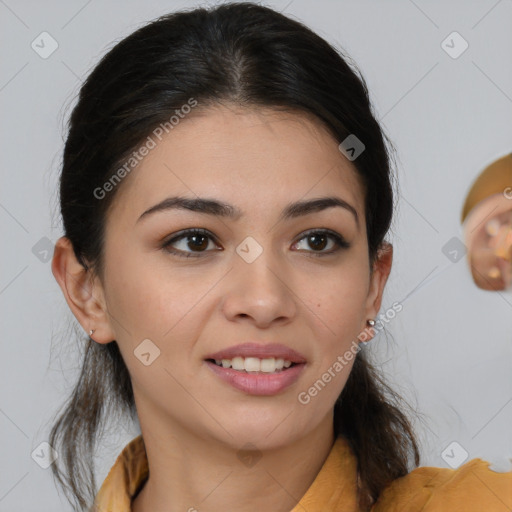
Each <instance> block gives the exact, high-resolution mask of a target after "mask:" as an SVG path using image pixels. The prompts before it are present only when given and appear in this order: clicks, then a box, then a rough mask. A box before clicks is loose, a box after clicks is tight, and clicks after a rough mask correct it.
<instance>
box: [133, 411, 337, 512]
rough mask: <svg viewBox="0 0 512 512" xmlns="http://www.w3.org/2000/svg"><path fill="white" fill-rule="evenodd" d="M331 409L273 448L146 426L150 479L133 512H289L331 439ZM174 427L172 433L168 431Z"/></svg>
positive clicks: (326, 451) (167, 427)
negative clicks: (314, 425)
mask: <svg viewBox="0 0 512 512" xmlns="http://www.w3.org/2000/svg"><path fill="white" fill-rule="evenodd" d="M332 425H333V423H332V414H328V415H326V417H325V418H324V419H323V420H322V422H321V423H320V424H319V425H318V427H317V428H315V430H313V431H311V432H310V433H308V434H307V435H306V436H304V437H301V438H298V439H296V440H295V441H294V442H291V443H289V444H286V445H283V446H279V447H275V448H272V449H268V450H264V451H259V450H258V449H254V451H253V450H251V447H250V446H247V447H246V448H244V450H243V451H241V450H240V449H237V448H234V447H232V446H229V445H226V444H223V443H220V442H218V441H217V442H215V440H213V439H204V438H200V437H198V436H197V435H194V434H193V433H191V432H190V431H187V430H185V429H183V428H181V427H180V426H179V425H173V426H172V427H169V426H168V425H167V426H166V428H165V429H155V428H154V426H152V427H151V429H147V431H146V429H145V428H144V425H143V423H142V422H141V433H142V436H143V439H144V444H145V447H146V453H147V457H148V466H149V473H150V474H149V478H148V480H147V482H146V483H145V485H144V487H143V489H142V490H141V491H140V492H139V494H138V495H137V497H136V498H135V499H134V501H133V504H132V512H178V511H181V512H183V511H187V512H197V511H200V512H215V511H218V510H232V509H233V508H234V507H236V509H237V512H255V511H260V510H272V512H289V511H290V510H292V509H293V508H294V507H295V505H296V504H297V503H298V502H299V501H300V499H301V498H302V496H303V495H304V494H305V493H306V491H307V489H308V488H309V486H310V485H311V484H312V483H313V481H314V479H315V477H316V475H317V474H318V472H319V471H320V469H321V467H322V465H323V463H324V462H325V459H326V458H327V456H328V454H329V452H330V450H331V448H332V446H333V443H334V441H335V439H334V432H333V426H332ZM171 432H172V433H171Z"/></svg>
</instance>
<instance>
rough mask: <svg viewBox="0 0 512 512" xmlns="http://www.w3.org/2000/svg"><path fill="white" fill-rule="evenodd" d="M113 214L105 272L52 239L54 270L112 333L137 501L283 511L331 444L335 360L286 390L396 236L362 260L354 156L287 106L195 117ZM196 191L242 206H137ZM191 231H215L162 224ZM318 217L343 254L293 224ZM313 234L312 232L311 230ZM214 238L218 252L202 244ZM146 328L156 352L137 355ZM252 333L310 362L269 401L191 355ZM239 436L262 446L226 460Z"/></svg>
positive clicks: (75, 301) (127, 181) (347, 326)
mask: <svg viewBox="0 0 512 512" xmlns="http://www.w3.org/2000/svg"><path fill="white" fill-rule="evenodd" d="M118 186H120V187H121V188H120V190H118V192H117V193H118V196H117V197H116V200H115V202H114V204H113V208H112V209H111V210H110V211H109V215H108V219H107V227H106V240H105V275H104V280H103V281H101V280H100V279H99V278H98V277H95V276H91V275H88V274H87V272H86V271H84V269H83V267H81V266H80V264H79V263H78V262H77V261H76V259H75V257H74V255H73V252H72V250H71V246H70V244H69V241H68V240H67V239H65V238H64V237H63V238H61V239H59V241H58V243H57V244H56V247H55V253H54V258H53V263H52V270H53V273H54V276H55V278H56V279H57V281H58V283H59V285H60V286H61V288H62V291H63V294H64V296H65V298H66V301H67V303H68V305H69V307H70V309H71V310H72V312H73V314H74V315H75V316H76V318H77V319H78V321H79V322H80V323H81V325H82V326H83V327H84V329H85V330H86V331H87V332H88V331H89V330H90V329H95V332H94V335H93V338H94V340H95V341H96V342H97V343H109V342H111V341H112V340H116V341H117V343H118V344H119V348H120V350H121V353H122V356H123V359H124V361H125V363H126V365H127V367H128V369H129V372H130V375H131V378H132V384H133V389H134V396H135V402H136V406H137V413H138V416H139V420H140V425H141V431H142V435H143V438H144V441H145V444H146V450H147V454H148V461H149V468H150V478H149V480H148V482H147V483H146V485H145V486H144V488H143V490H142V491H141V493H140V494H139V496H138V497H137V498H136V500H135V501H134V504H133V511H134V512H148V511H152V512H164V511H165V512H174V511H178V510H181V511H183V510H189V509H191V507H195V508H196V509H198V510H201V511H205V512H206V511H218V510H232V509H233V505H234V504H236V508H237V510H238V511H255V510H264V509H265V508H268V506H269V504H270V503H272V507H271V508H272V510H273V511H277V512H279V511H283V512H285V511H289V510H291V509H292V508H293V507H294V506H295V505H296V503H297V501H299V499H300V498H301V497H302V496H303V494H304V493H305V492H306V490H307V489H308V487H309V486H310V484H311V483H312V482H313V480H314V478H315V477H316V475H317V473H318V471H319V470H320V468H321V466H322V464H323V462H324V461H325V458H326V457H327V455H328V453H329V451H330V449H331V447H332V444H333V442H334V434H333V426H332V418H333V416H332V415H333V408H334V403H335V401H336V399H337V397H338V395H339V394H340V392H341V390H342V389H343V387H344V385H345V383H346V380H347V378H348V376H349V373H350V370H351V368H352V364H353V360H352V361H351V362H349V363H348V364H347V365H346V366H345V367H344V368H343V370H342V371H341V372H339V373H337V374H336V377H335V378H333V379H332V380H331V382H330V383H328V384H327V385H326V386H325V388H324V389H323V390H322V391H321V392H319V393H318V395H317V396H315V397H313V398H312V399H311V401H310V402H309V403H308V404H307V405H303V404H301V403H300V402H299V401H298V399H297V396H298V394H299V393H300V392H302V391H307V389H308V388H309V387H310V386H311V385H312V384H313V383H314V382H315V381H316V380H317V379H319V378H320V377H321V375H322V373H324V372H325V371H326V370H327V369H328V368H329V367H331V366H332V365H333V363H334V362H335V361H336V359H337V357H338V356H340V355H343V354H344V353H345V352H346V351H347V350H348V349H349V348H350V346H351V344H352V342H353V341H354V340H356V341H357V336H358V334H360V333H361V332H362V331H363V330H364V329H365V328H366V320H367V319H369V318H374V317H375V316H376V315H377V313H378V311H379V308H380V305H381V299H382V292H383V289H384V286H385V283H386V280H387V277H388V275H389V272H390V269H391V261H392V247H391V246H390V245H387V246H386V250H383V251H382V252H381V253H380V256H379V259H378V260H377V262H376V264H375V266H374V272H373V273H371V272H370V263H369V259H368V243H367V237H366V228H365V213H364V190H363V187H362V184H361V182H360V180H359V177H358V175H357V174H356V171H355V167H354V166H353V164H352V163H351V162H349V161H348V160H347V159H346V158H345V157H344V156H343V155H342V154H341V153H340V151H339V149H338V142H337V141H336V140H335V139H334V138H333V137H332V136H331V135H330V134H329V133H328V131H327V130H326V129H325V128H324V127H323V126H322V125H321V124H320V122H319V121H318V120H316V119H315V118H313V117H312V116H307V115H304V114H301V113H282V112H281V113H278V112H276V111H272V110H262V109H258V110H255V109H247V108H240V107H235V106H226V105H224V106H219V107H215V108H210V109H208V110H206V111H204V112H201V113H200V114H198V113H194V115H190V116H189V117H188V118H186V119H185V120H183V121H181V122H180V124H179V125H177V126H175V127H174V129H173V130H172V131H171V132H170V133H169V134H168V135H166V137H165V138H164V139H163V140H162V141H161V142H160V143H159V144H158V145H157V146H156V147H155V148H154V149H153V150H152V151H151V152H150V153H149V155H147V156H146V157H145V158H144V159H143V160H142V161H141V162H140V164H139V165H138V166H137V168H136V169H135V170H133V171H132V172H131V174H130V175H128V176H127V177H125V178H124V180H123V182H122V183H121V184H120V185H118ZM178 194H179V195H184V196H187V197H191V198H195V197H196V196H199V197H208V198H215V199H218V200H222V201H225V202H227V203H230V204H232V205H234V206H236V207H238V208H240V209H241V210H242V211H243V216H242V217H240V218H238V219H236V220H234V219H228V218H221V217H215V216H212V215H207V214H204V213H197V212H192V211H186V210H182V211H178V210H169V211H165V212H158V213H154V214H151V215H147V216H145V217H144V218H143V219H142V220H140V221H139V222H137V219H138V218H139V217H140V215H141V214H142V213H143V212H144V211H146V210H147V209H148V208H150V207H151V206H153V205H154V204H156V203H158V202H160V201H161V200H163V199H164V198H166V197H168V196H172V195H178ZM332 195H335V196H338V197H340V198H342V199H343V200H345V201H346V202H348V203H350V204H351V205H352V206H353V207H354V208H355V210H356V211H357V215H358V218H359V222H356V220H355V217H354V215H353V214H352V213H350V212H349V211H348V210H346V209H344V208H340V207H334V208H328V209H326V210H323V211H320V212H314V213H310V214H308V215H305V216H302V217H299V218H295V219H290V220H285V221H278V216H279V214H280V213H281V210H282V209H283V208H284V207H285V206H286V205H287V204H289V203H291V202H294V201H298V200H308V199H314V198H319V197H322V196H332ZM188 228H204V229H207V230H209V231H210V232H211V233H212V235H213V236H214V237H215V238H216V239H215V238H214V239H211V238H210V239H209V238H207V239H206V241H204V243H203V241H200V245H201V243H203V245H204V248H205V249H206V252H204V251H203V252H200V250H201V249H199V250H198V249H197V248H196V247H197V246H194V244H193V240H190V239H188V242H189V243H187V239H186V238H185V239H182V240H181V241H178V242H175V243H174V248H176V249H181V250H182V251H186V252H189V253H190V252H193V253H194V254H197V253H199V254H200V256H199V257H196V258H194V257H190V258H184V257H179V256H175V255H172V254H171V253H169V252H166V250H165V249H162V245H163V243H164V241H165V240H169V239H170V238H172V236H171V235H173V234H174V233H177V232H178V231H180V230H183V229H188ZM313 228H314V229H319V228H328V229H331V230H333V231H335V232H336V233H339V234H340V235H342V236H343V237H344V238H345V240H346V241H347V242H349V243H350V248H348V249H344V248H341V249H340V250H339V251H338V252H336V253H333V254H330V255H325V256H315V254H318V253H321V252H323V253H328V252H329V251H330V250H331V249H332V248H334V247H336V245H335V242H334V240H331V239H330V238H327V239H326V242H325V244H324V245H323V246H322V245H320V246H317V245H315V244H314V243H311V239H308V237H305V235H304V234H303V233H304V232H305V231H307V230H310V229H313ZM247 236H251V237H253V238H254V239H255V240H256V241H257V242H258V244H259V245H260V246H261V247H262V248H263V252H262V254H261V255H260V256H259V257H258V258H257V259H256V260H255V261H254V262H252V263H247V262H246V261H244V260H243V259H242V258H241V257H240V256H239V255H238V254H237V252H236V251H235V249H236V247H237V246H238V245H239V244H240V243H241V242H242V241H243V240H244V239H245V238H246V237H247ZM308 240H309V242H308ZM216 247H220V248H222V249H223V250H220V251H215V250H214V249H215V248H216ZM144 339H150V340H152V342H153V343H154V344H155V345H156V346H158V348H159V349H160V356H159V357H158V358H156V359H155V360H154V362H153V363H152V364H151V365H149V366H145V365H143V364H142V363H141V361H140V360H139V359H138V358H137V357H135V356H134V353H133V352H134V350H135V349H136V348H137V346H138V345H139V344H140V343H141V341H142V340H144ZM245 341H255V342H259V343H261V344H266V343H270V342H276V343H282V344H284V345H288V346H290V347H292V348H294V349H295V350H297V351H299V352H300V353H302V354H303V355H304V356H305V358H306V360H307V364H306V367H305V368H304V370H303V372H302V374H301V376H300V378H299V380H298V381H297V382H295V383H294V384H293V385H292V386H291V387H288V388H287V389H285V390H284V391H282V392H280V393H279V394H277V395H274V396H250V395H248V394H246V393H244V392H242V391H239V390H236V389H235V388H233V387H231V386H230V385H229V384H227V383H225V382H223V381H222V380H220V379H219V378H218V377H217V376H216V375H215V374H213V372H212V371H211V370H210V369H209V368H208V367H207V365H206V364H205V362H204V358H206V357H207V355H208V354H210V353H212V352H216V351H218V350H221V349H223V348H227V347H230V346H232V345H235V344H238V343H242V342H245ZM246 443H252V444H253V445H255V446H256V447H257V450H258V451H259V454H260V455H261V458H260V459H259V461H258V462H257V463H256V464H255V465H253V466H251V467H248V466H246V465H244V464H243V463H242V462H241V460H240V459H239V458H238V457H237V454H238V453H239V450H240V449H241V448H242V447H243V446H244V445H246Z"/></svg>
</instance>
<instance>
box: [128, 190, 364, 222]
mask: <svg viewBox="0 0 512 512" xmlns="http://www.w3.org/2000/svg"><path fill="white" fill-rule="evenodd" d="M334 207H340V208H344V209H345V210H348V211H349V212H351V213H352V214H353V216H354V218H355V221H356V224H357V225H358V227H359V216H358V214H357V211H356V209H355V208H354V207H353V206H352V205H351V204H349V203H347V202H346V201H345V200H344V199H341V198H340V197H336V196H328V197H320V198H317V199H311V200H307V201H297V202H295V203H290V204H288V205H287V206H286V207H285V208H284V209H283V211H282V212H281V215H280V217H279V220H288V219H293V218H297V217H300V216H302V215H307V214H310V213H314V212H320V211H322V210H325V209H327V208H334ZM166 210H191V211H193V212H197V213H205V214H208V215H216V216H219V217H226V218H230V219H233V220H238V219H239V218H240V217H243V215H244V214H243V212H242V211H241V210H240V209H239V208H237V207H236V206H233V205H231V204H228V203H224V202H222V201H218V200H216V199H206V198H188V197H180V196H173V197H168V198H166V199H164V200H163V201H160V202H159V203H158V204H155V205H154V206H152V207H151V208H149V209H148V210H146V211H145V212H144V213H143V214H142V215H141V216H140V217H139V218H138V219H137V222H139V221H140V220H142V219H143V218H145V217H147V216H149V215H151V214H153V213H156V212H162V211H166Z"/></svg>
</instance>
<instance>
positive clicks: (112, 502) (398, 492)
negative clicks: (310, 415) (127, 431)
mask: <svg viewBox="0 0 512 512" xmlns="http://www.w3.org/2000/svg"><path fill="white" fill-rule="evenodd" d="M148 471H149V470H148V460H147V456H146V451H145V448H144V442H143V440H142V436H141V435H139V436H138V437H136V438H135V439H133V440H132V441H130V442H129V443H128V444H127V445H126V446H125V448H124V449H123V450H122V452H121V453H120V455H119V456H118V458H117V460H116V461H115V463H114V465H113V466H112V468H111V469H110V472H109V473H108V475H107V477H106V478H105V480H104V482H103V484H102V486H101V488H100V490H99V492H98V494H97V495H96V499H95V502H94V505H95V508H93V510H94V511H95V512H131V501H132V498H133V497H134V496H135V495H136V494H137V492H138V491H139V490H140V489H141V488H142V487H143V485H144V483H145V482H146V479H147V477H148ZM356 478H357V476H356V458H355V455H354V454H353V452H352V450H351V448H350V446H349V444H348V442H347V440H346V439H344V438H342V437H338V438H337V439H336V441H335V443H334V445H333V447H332V449H331V451H330V452H329V454H328V456H327V458H326V460H325V461H324V464H323V466H322V467H321V469H320V471H319V473H318V475H317V476H316V478H315V480H314V481H313V483H312V484H311V485H310V487H309V488H308V490H307V491H306V493H305V494H304V496H302V498H301V500H300V502H299V503H298V504H297V505H296V506H295V507H294V508H293V509H292V510H291V511H290V512H335V511H336V512H358V511H359V509H358V507H357V504H356ZM458 511H461V512H507V511H512V471H509V472H506V473H505V472H503V473H499V472H495V471H493V470H491V469H490V468H489V463H488V462H486V461H484V460H482V459H479V458H478V459H472V460H470V461H468V462H466V463H465V464H463V465H462V466H460V467H459V468H457V469H448V468H436V467H420V468H416V469H414V470H413V471H411V472H410V473H409V474H408V475H406V476H404V477H401V478H398V479H396V480H395V481H394V482H392V483H391V485H389V486H388V487H387V488H386V489H385V490H384V491H383V492H382V493H381V496H380V498H379V500H378V501H377V503H375V504H374V506H373V507H372V512H458Z"/></svg>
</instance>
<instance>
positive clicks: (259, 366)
mask: <svg viewBox="0 0 512 512" xmlns="http://www.w3.org/2000/svg"><path fill="white" fill-rule="evenodd" d="M205 364H206V366H207V367H208V368H209V369H210V370H211V371H212V373H213V374H214V375H216V377H218V378H219V379H220V380H221V381H222V382H224V383H225V384H227V385H228V386H230V387H231V388H234V389H236V390H238V391H242V392H243V393H245V394H247V395H258V396H273V395H277V394H279V393H281V392H283V391H284V390H286V389H287V388H289V387H291V386H292V385H293V384H294V383H295V382H296V381H297V380H298V379H299V377H300V376H301V374H302V372H303V371H304V368H305V367H306V363H295V362H293V361H290V360H285V359H281V358H278V359H276V358H265V359H261V360H260V359H259V358H257V357H234V358H233V359H212V358H208V359H205Z"/></svg>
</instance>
